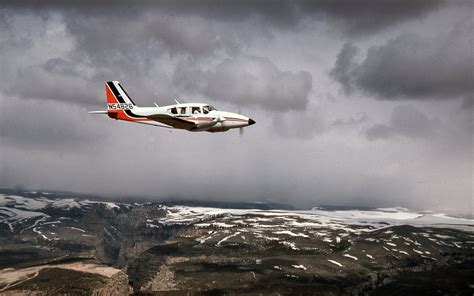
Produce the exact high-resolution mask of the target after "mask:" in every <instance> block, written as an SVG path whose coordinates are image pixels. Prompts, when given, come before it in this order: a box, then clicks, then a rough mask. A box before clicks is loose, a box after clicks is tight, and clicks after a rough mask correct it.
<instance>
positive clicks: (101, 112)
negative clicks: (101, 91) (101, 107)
mask: <svg viewBox="0 0 474 296" xmlns="http://www.w3.org/2000/svg"><path fill="white" fill-rule="evenodd" d="M87 113H89V114H107V111H89V112H87Z"/></svg>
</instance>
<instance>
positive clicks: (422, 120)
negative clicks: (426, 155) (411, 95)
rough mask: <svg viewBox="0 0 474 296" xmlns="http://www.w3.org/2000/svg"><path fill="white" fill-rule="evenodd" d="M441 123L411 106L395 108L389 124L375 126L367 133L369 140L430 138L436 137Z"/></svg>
mask: <svg viewBox="0 0 474 296" xmlns="http://www.w3.org/2000/svg"><path fill="white" fill-rule="evenodd" d="M440 125H441V122H440V121H439V120H438V119H435V118H429V117H428V116H426V115H425V114H424V113H422V112H420V111H419V110H418V109H416V108H415V107H413V106H411V105H400V106H396V107H395V108H393V111H392V115H391V118H390V122H389V123H388V124H375V125H373V126H372V127H370V128H369V129H367V130H366V131H365V134H366V136H367V138H368V139H369V140H378V139H388V138H391V137H393V136H405V137H410V138H430V137H433V136H435V135H436V131H437V129H438V128H439V127H440Z"/></svg>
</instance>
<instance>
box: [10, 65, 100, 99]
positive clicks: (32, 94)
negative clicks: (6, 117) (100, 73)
mask: <svg viewBox="0 0 474 296" xmlns="http://www.w3.org/2000/svg"><path fill="white" fill-rule="evenodd" d="M51 61H52V60H48V61H47V62H46V64H43V65H39V66H28V67H25V68H24V69H20V70H19V71H18V74H17V77H19V79H16V80H15V81H14V82H13V83H11V84H10V85H8V86H6V89H4V93H6V94H7V95H10V96H17V97H19V98H24V99H40V100H53V101H60V102H68V103H70V104H73V105H86V106H89V107H92V106H97V105H98V104H100V103H103V92H102V90H103V87H102V82H97V81H93V80H89V79H84V78H82V77H80V76H78V75H77V74H76V73H75V71H77V69H75V68H74V67H67V66H66V64H65V62H64V60H62V61H61V62H59V61H60V60H59V59H53V62H51Z"/></svg>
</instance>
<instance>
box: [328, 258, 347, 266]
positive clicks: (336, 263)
mask: <svg viewBox="0 0 474 296" xmlns="http://www.w3.org/2000/svg"><path fill="white" fill-rule="evenodd" d="M328 261H329V262H331V263H332V264H335V265H337V266H339V267H344V265H342V264H341V263H339V262H337V261H335V260H331V259H328Z"/></svg>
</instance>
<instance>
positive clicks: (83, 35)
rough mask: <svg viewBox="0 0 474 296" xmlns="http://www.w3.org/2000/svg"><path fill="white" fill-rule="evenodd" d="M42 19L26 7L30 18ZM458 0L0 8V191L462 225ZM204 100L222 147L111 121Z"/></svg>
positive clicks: (468, 173) (464, 29) (462, 66)
mask: <svg viewBox="0 0 474 296" xmlns="http://www.w3.org/2000/svg"><path fill="white" fill-rule="evenodd" d="M38 3H41V4H42V5H41V6H38ZM472 11H473V5H472V2H471V1H441V0H440V1H437V0H433V1H430V0H406V1H404V0H378V1H369V0H359V1H349V0H342V1H332V0H331V1H330V0H323V1H219V2H214V1H206V0H205V1H137V2H133V3H131V2H130V1H123V2H120V1H118V2H117V1H113V2H112V1H104V2H101V3H99V4H98V3H96V1H69V2H67V3H65V2H64V1H41V2H37V1H3V4H0V52H1V54H0V69H1V79H0V103H1V108H0V140H1V141H0V157H1V160H0V186H2V187H14V186H23V187H26V188H40V189H41V188H43V189H55V190H66V191H79V192H88V193H98V194H103V195H107V196H110V197H118V196H122V195H127V196H130V195H132V196H133V195H137V196H156V197H158V198H168V197H179V198H199V199H215V200H232V201H236V200H237V201H238V200H244V201H251V200H270V201H277V202H284V203H288V204H292V205H295V206H301V207H309V206H314V205H320V204H334V205H363V206H404V207H410V208H420V209H426V210H442V211H457V212H463V213H472V199H473V192H472V190H473V189H472V186H473V182H474V180H473V128H474V120H473V110H474V109H473V105H474V104H473V100H474V97H473V91H474V81H473V52H472V46H471V43H472V32H473V31H474V30H473V29H474V25H473V16H472ZM107 80H119V81H121V83H122V85H123V86H124V87H125V88H126V89H127V92H128V93H129V94H130V95H131V96H132V97H133V99H134V101H135V102H137V103H138V104H139V105H143V106H148V105H152V104H153V102H154V101H157V102H158V103H159V104H171V103H172V102H173V99H175V98H179V99H182V100H183V101H187V102H208V103H211V104H213V105H215V106H216V107H217V108H218V109H223V110H228V111H235V112H237V111H239V110H241V112H242V113H243V114H245V115H248V116H250V117H252V118H254V119H255V120H256V121H257V124H256V125H254V126H251V127H249V128H247V129H246V130H245V134H244V136H243V137H240V136H239V134H238V131H229V132H227V133H221V134H210V133H189V132H185V131H179V130H177V131H173V132H171V133H170V132H168V130H166V129H160V128H154V127H147V126H142V125H134V124H131V123H126V122H115V121H112V120H109V119H108V118H107V117H103V116H92V115H88V114H87V111H88V110H99V109H103V108H105V93H104V82H105V81H107Z"/></svg>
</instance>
